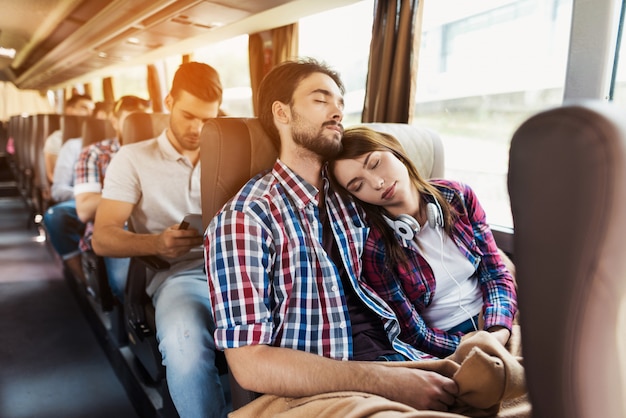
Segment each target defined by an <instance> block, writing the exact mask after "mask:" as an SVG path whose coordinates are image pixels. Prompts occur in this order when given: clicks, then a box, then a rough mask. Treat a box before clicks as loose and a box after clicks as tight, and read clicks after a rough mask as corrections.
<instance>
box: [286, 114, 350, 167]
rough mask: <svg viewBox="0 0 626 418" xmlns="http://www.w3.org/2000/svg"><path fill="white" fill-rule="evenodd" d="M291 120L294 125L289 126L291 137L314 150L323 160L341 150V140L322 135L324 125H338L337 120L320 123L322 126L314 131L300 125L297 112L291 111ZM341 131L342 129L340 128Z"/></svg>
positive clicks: (299, 117)
mask: <svg viewBox="0 0 626 418" xmlns="http://www.w3.org/2000/svg"><path fill="white" fill-rule="evenodd" d="M293 122H294V126H292V127H291V135H292V137H293V141H294V142H295V143H296V144H298V145H300V146H301V147H303V148H305V149H307V150H309V151H311V152H314V153H316V154H318V155H319V156H321V157H322V158H323V159H324V160H328V159H330V158H333V157H334V156H336V155H337V154H339V152H340V151H341V141H340V140H339V141H336V140H334V139H329V138H328V137H326V136H324V130H325V127H326V126H328V125H339V126H341V124H339V122H336V121H328V122H325V123H324V124H322V127H321V128H320V129H319V130H317V131H316V129H315V128H313V127H310V128H303V127H302V117H301V116H300V115H299V114H298V113H297V112H295V111H294V112H293ZM342 131H343V129H342Z"/></svg>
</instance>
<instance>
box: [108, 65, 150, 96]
mask: <svg viewBox="0 0 626 418" xmlns="http://www.w3.org/2000/svg"><path fill="white" fill-rule="evenodd" d="M147 71H148V70H147V69H146V66H145V65H136V66H132V67H130V66H129V67H125V68H122V69H121V70H120V71H119V72H117V73H115V74H113V76H112V78H113V93H114V94H115V97H116V98H120V97H122V96H139V97H143V98H146V99H147V98H149V94H148V82H147V79H148V77H147Z"/></svg>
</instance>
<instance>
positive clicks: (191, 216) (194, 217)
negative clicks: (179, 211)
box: [178, 213, 204, 234]
mask: <svg viewBox="0 0 626 418" xmlns="http://www.w3.org/2000/svg"><path fill="white" fill-rule="evenodd" d="M189 228H193V229H195V230H196V231H198V232H199V233H200V234H202V233H203V232H204V228H203V227H202V215H201V214H199V213H188V214H186V215H185V217H184V218H183V220H182V222H181V223H180V225H178V229H189Z"/></svg>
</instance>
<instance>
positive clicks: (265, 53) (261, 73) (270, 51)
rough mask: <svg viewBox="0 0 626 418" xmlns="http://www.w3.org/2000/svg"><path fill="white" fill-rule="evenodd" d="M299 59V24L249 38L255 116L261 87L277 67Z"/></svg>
mask: <svg viewBox="0 0 626 418" xmlns="http://www.w3.org/2000/svg"><path fill="white" fill-rule="evenodd" d="M297 57H298V23H294V24H291V25H287V26H282V27H279V28H275V29H272V30H269V31H264V32H259V33H254V34H252V35H250V36H249V38H248V60H249V61H250V87H251V88H252V105H253V109H254V114H255V115H258V110H257V104H256V97H257V91H258V89H259V85H260V84H261V81H262V80H263V77H265V74H267V73H268V72H269V71H270V70H271V69H272V68H273V67H274V66H275V65H277V64H280V63H281V62H283V61H287V60H289V59H294V58H297Z"/></svg>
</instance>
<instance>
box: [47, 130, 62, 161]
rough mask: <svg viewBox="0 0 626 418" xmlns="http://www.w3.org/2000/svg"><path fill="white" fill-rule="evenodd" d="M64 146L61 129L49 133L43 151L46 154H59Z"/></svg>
mask: <svg viewBox="0 0 626 418" xmlns="http://www.w3.org/2000/svg"><path fill="white" fill-rule="evenodd" d="M62 146H63V132H61V130H60V129H59V130H56V131H54V132H52V133H51V134H50V135H48V137H47V138H46V142H44V144H43V152H44V153H46V154H52V155H59V152H60V151H61V147H62Z"/></svg>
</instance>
